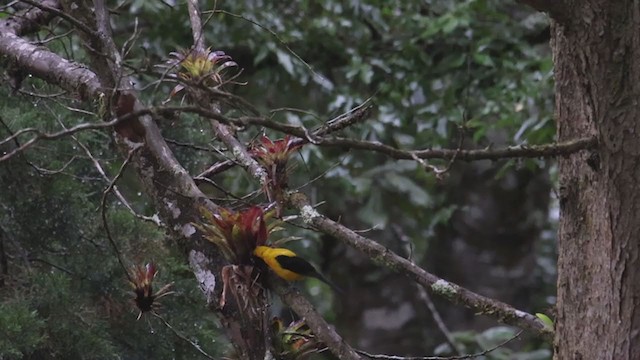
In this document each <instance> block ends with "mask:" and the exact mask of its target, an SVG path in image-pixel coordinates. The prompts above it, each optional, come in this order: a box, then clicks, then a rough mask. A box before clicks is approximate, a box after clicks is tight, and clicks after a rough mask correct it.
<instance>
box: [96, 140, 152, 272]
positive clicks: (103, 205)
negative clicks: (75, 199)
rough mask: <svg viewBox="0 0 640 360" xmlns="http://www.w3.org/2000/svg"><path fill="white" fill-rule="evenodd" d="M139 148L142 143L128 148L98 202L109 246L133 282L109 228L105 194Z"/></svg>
mask: <svg viewBox="0 0 640 360" xmlns="http://www.w3.org/2000/svg"><path fill="white" fill-rule="evenodd" d="M140 148H142V145H140V146H137V147H135V148H133V149H131V150H129V154H128V155H127V158H126V159H125V160H124V162H123V163H122V165H121V166H120V169H119V170H118V172H117V173H116V176H115V177H114V178H113V180H111V182H110V183H109V186H107V188H106V189H105V190H104V192H103V193H102V201H101V202H100V209H101V211H100V212H101V214H102V224H103V226H104V231H105V233H106V234H107V239H109V242H110V243H111V246H112V247H113V251H114V252H115V253H116V256H117V257H118V262H119V263H120V266H121V267H122V270H124V272H125V274H127V278H128V279H129V282H131V283H134V281H133V279H132V278H131V275H130V274H129V269H128V268H127V266H126V265H125V263H124V259H123V257H122V254H121V253H120V250H119V249H118V245H117V244H116V242H115V240H114V239H113V237H112V236H111V231H110V230H109V223H108V221H107V206H106V204H107V195H109V192H110V191H111V189H113V187H114V186H115V185H116V181H118V179H119V178H120V177H121V176H122V174H123V173H124V169H125V168H126V167H127V164H129V161H131V159H132V158H133V155H134V154H135V153H136V151H137V150H138V149H140Z"/></svg>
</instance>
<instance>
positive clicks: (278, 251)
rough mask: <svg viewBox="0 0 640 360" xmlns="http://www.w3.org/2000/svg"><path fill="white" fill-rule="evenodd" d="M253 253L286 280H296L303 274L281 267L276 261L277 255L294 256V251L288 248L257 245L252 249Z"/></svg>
mask: <svg viewBox="0 0 640 360" xmlns="http://www.w3.org/2000/svg"><path fill="white" fill-rule="evenodd" d="M253 254H254V255H255V256H257V257H259V258H260V259H262V261H264V262H265V263H266V264H267V266H269V268H270V269H271V270H273V272H275V273H276V275H278V276H280V277H281V278H283V279H285V280H287V281H296V280H301V279H302V278H304V276H303V275H301V274H298V273H295V272H293V271H289V270H287V269H285V268H283V267H282V265H281V264H280V263H279V262H278V260H277V257H278V256H288V257H296V253H294V252H293V251H291V250H289V249H285V248H271V247H268V246H258V247H256V249H255V250H254V251H253Z"/></svg>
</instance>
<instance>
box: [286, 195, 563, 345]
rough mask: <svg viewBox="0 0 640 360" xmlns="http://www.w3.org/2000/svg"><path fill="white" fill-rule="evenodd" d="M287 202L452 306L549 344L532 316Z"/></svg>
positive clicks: (293, 199)
mask: <svg viewBox="0 0 640 360" xmlns="http://www.w3.org/2000/svg"><path fill="white" fill-rule="evenodd" d="M289 202H290V203H291V204H292V205H293V206H294V207H295V208H297V209H298V210H299V211H300V214H301V217H302V219H303V221H304V222H305V223H307V224H310V225H313V226H314V227H315V228H316V229H318V230H319V231H321V232H323V233H325V234H327V235H330V236H333V237H334V238H336V239H338V240H341V241H342V242H344V243H345V244H347V245H349V246H350V247H353V248H356V249H358V250H360V251H361V252H363V253H364V254H366V255H367V257H368V258H370V259H372V260H373V261H374V262H376V263H378V264H381V265H384V266H385V267H387V268H389V269H390V270H392V271H395V272H398V273H401V274H404V275H406V276H408V277H409V278H411V279H413V280H414V281H416V282H418V283H419V284H421V285H422V286H424V287H425V288H426V289H428V290H429V291H431V292H432V293H435V294H438V295H440V296H442V297H445V298H446V299H448V300H450V301H452V302H454V303H459V304H462V305H464V306H466V307H468V308H470V309H472V310H474V311H475V312H476V313H478V314H484V315H489V316H491V317H493V318H496V319H497V320H498V321H500V322H503V323H506V324H510V325H515V326H518V327H521V328H524V329H528V330H531V331H533V332H534V333H535V334H537V335H538V336H540V337H542V338H544V339H545V340H547V341H553V332H551V331H549V330H548V329H547V328H546V327H545V326H544V324H543V323H542V322H541V321H540V320H538V318H537V317H535V316H534V315H531V314H529V313H526V312H524V311H520V310H517V309H515V308H513V307H512V306H510V305H508V304H505V303H503V302H500V301H498V300H494V299H490V298H487V297H484V296H482V295H478V294H476V293H474V292H472V291H470V290H468V289H465V288H463V287H461V286H458V285H456V284H453V283H450V282H448V281H446V280H444V279H441V278H439V277H437V276H435V275H433V274H431V273H429V272H427V271H425V270H424V269H422V268H420V267H418V266H416V265H415V264H413V263H412V262H411V261H409V260H407V259H405V258H403V257H400V256H398V255H397V254H395V253H394V252H392V251H391V250H389V249H387V248H386V247H384V246H382V245H380V244H378V243H377V242H375V241H373V240H371V239H368V238H365V237H363V236H361V235H359V234H357V233H355V232H354V231H353V230H351V229H349V228H347V227H345V226H342V225H340V224H338V223H336V222H334V221H332V220H330V219H328V218H326V217H325V216H323V215H320V214H319V213H318V212H317V211H316V210H315V209H314V208H313V207H312V206H311V204H310V203H309V200H308V199H307V197H306V196H305V195H304V194H302V193H293V194H292V195H291V196H290V198H289Z"/></svg>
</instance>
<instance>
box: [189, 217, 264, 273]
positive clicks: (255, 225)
mask: <svg viewBox="0 0 640 360" xmlns="http://www.w3.org/2000/svg"><path fill="white" fill-rule="evenodd" d="M202 214H203V216H204V217H205V219H206V220H207V223H204V224H194V225H195V226H196V227H198V228H199V229H200V230H201V231H202V232H203V233H204V237H205V238H206V239H207V240H209V241H211V242H212V243H214V244H216V245H217V246H218V247H219V248H220V250H221V251H222V253H223V254H224V256H225V257H226V258H227V260H229V261H230V262H231V263H233V264H248V263H250V259H251V254H252V253H253V249H255V248H256V246H260V245H264V244H265V243H266V242H267V236H268V234H269V232H268V228H267V225H266V224H265V221H264V220H265V214H264V213H263V211H262V208H260V207H258V206H253V207H250V208H248V209H246V210H243V211H239V212H237V211H233V210H229V209H225V208H220V209H219V210H218V213H217V214H212V213H211V212H209V211H208V210H203V211H202Z"/></svg>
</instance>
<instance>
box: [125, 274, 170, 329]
mask: <svg viewBox="0 0 640 360" xmlns="http://www.w3.org/2000/svg"><path fill="white" fill-rule="evenodd" d="M157 273H158V270H157V268H156V266H155V265H154V264H153V263H148V264H146V265H144V266H143V265H137V266H134V267H133V274H132V275H131V278H130V283H131V286H132V287H133V292H134V293H135V295H136V297H135V298H134V299H133V301H134V302H135V304H136V306H137V307H138V310H140V313H139V314H138V319H140V317H141V316H142V314H143V313H146V312H149V311H151V312H155V310H156V309H157V308H158V306H159V305H160V304H159V303H158V302H157V300H158V299H160V298H161V297H164V296H167V295H169V294H173V291H169V289H170V288H171V286H172V285H173V284H167V285H165V286H163V287H162V288H160V290H158V291H157V292H154V291H153V279H154V278H155V277H156V274H157Z"/></svg>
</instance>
